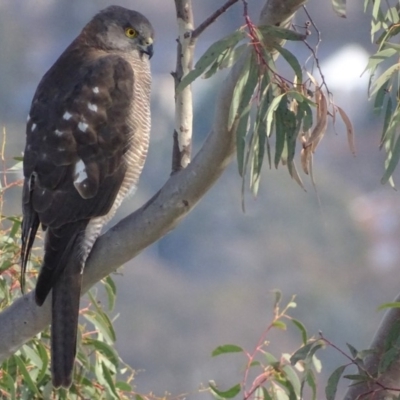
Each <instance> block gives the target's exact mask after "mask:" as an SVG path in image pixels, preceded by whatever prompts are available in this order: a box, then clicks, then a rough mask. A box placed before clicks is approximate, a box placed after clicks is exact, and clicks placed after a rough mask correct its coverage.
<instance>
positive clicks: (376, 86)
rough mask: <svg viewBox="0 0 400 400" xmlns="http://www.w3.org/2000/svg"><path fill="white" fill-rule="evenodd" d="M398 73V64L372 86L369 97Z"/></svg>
mask: <svg viewBox="0 0 400 400" xmlns="http://www.w3.org/2000/svg"><path fill="white" fill-rule="evenodd" d="M398 71H400V64H395V65H392V66H391V67H389V68H388V69H387V70H386V71H385V72H384V73H383V74H382V75H381V76H380V77H379V78H378V79H377V80H376V81H375V82H374V83H373V84H372V87H371V93H370V97H372V96H373V95H374V94H375V93H377V91H378V90H379V89H380V88H381V87H382V86H383V85H385V84H387V82H388V81H389V80H390V79H391V78H392V76H393V74H394V73H396V72H398Z"/></svg>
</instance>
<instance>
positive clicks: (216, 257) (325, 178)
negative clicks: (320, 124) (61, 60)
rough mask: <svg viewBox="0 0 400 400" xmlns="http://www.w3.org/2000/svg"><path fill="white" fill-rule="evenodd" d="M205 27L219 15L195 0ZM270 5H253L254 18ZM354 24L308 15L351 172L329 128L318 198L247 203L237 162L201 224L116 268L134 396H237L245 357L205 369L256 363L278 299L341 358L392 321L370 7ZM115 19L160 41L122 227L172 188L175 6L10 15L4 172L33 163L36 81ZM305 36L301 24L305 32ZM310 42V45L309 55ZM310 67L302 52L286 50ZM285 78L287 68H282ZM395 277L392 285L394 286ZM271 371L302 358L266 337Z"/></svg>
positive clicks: (281, 339) (200, 126)
mask: <svg viewBox="0 0 400 400" xmlns="http://www.w3.org/2000/svg"><path fill="white" fill-rule="evenodd" d="M193 3H194V4H193V5H194V15H195V21H196V24H199V23H201V22H202V21H203V20H204V19H205V18H206V17H207V16H208V15H209V14H211V13H212V12H213V11H214V10H215V9H216V8H217V7H219V6H220V5H222V4H223V3H224V1H222V0H219V1H215V0H193ZM262 3H263V1H261V0H251V1H249V7H250V11H251V15H252V16H254V18H256V16H257V13H258V11H259V9H260V8H261V6H262ZM349 3H350V4H349V5H348V17H347V19H341V18H339V17H338V16H336V15H335V13H334V12H333V10H332V8H331V1H330V0H324V1H320V0H310V1H309V2H308V4H307V9H308V12H309V13H310V15H311V17H312V19H313V21H314V22H315V24H316V25H317V26H318V27H319V29H320V31H321V38H322V43H321V45H320V47H319V57H320V61H321V64H322V70H323V71H324V74H325V80H326V82H327V84H328V86H329V88H330V90H331V91H332V92H333V93H334V98H335V102H336V103H337V104H338V105H340V106H341V107H342V108H344V109H345V110H346V112H347V113H348V114H349V116H350V117H351V119H352V121H353V124H354V127H355V130H356V140H357V156H356V157H353V156H352V154H351V152H350V150H349V148H348V145H347V138H346V133H345V127H344V126H343V125H341V124H340V123H337V126H336V129H333V127H332V125H330V126H329V129H328V132H327V133H326V135H325V138H324V140H323V141H322V142H321V144H320V146H319V148H318V151H317V154H316V156H315V163H314V171H315V172H314V173H315V179H316V183H317V189H316V190H314V188H313V186H312V185H311V182H310V181H309V179H308V177H306V176H303V179H304V181H305V186H306V189H307V191H306V192H305V191H303V190H302V189H301V188H300V187H299V186H298V185H297V184H296V183H295V182H294V181H292V180H291V179H290V177H289V174H288V173H287V171H286V169H285V167H281V168H280V169H279V170H268V169H267V167H266V166H265V168H264V177H263V179H262V183H261V188H260V193H259V195H258V197H257V198H256V199H253V197H252V196H251V195H250V194H249V193H247V194H246V213H243V212H242V211H241V194H240V192H241V180H240V177H239V175H238V173H237V165H236V161H233V162H232V164H231V165H230V167H229V168H228V169H227V171H226V172H225V173H224V174H223V176H222V177H221V179H220V180H219V181H218V182H217V184H216V185H215V186H214V187H213V188H212V189H211V190H210V191H209V193H208V194H207V195H206V196H205V197H204V198H203V199H202V201H201V202H200V203H199V205H198V206H197V207H196V209H195V210H194V211H193V212H192V213H191V214H190V215H189V216H188V217H187V218H186V219H185V220H183V221H182V223H180V224H179V226H178V227H177V228H176V229H175V230H174V231H173V232H171V233H169V234H168V235H167V236H166V237H164V238H163V239H162V240H160V241H159V242H157V243H156V244H154V245H153V246H151V247H150V248H148V249H146V250H145V251H144V252H143V253H142V254H140V255H139V256H138V257H136V258H135V259H134V260H132V261H131V262H130V263H129V264H127V265H125V266H124V267H122V268H120V269H119V271H118V275H115V280H116V283H117V286H118V303H117V307H116V310H115V315H117V314H119V317H118V318H117V320H116V323H115V326H116V331H117V337H118V339H117V348H118V350H119V351H120V354H121V355H122V356H123V358H124V360H125V361H126V362H128V363H129V364H130V365H131V366H132V367H134V368H135V369H137V370H138V371H139V373H138V375H137V377H136V385H137V386H136V389H137V391H138V392H141V393H147V392H149V391H150V390H152V391H153V392H154V393H155V394H156V395H159V396H161V395H163V394H164V393H165V392H168V393H171V394H173V395H178V394H180V393H183V392H185V393H189V395H188V396H187V398H189V399H191V398H204V397H207V395H199V394H196V390H197V389H198V387H199V386H200V384H201V383H203V384H205V385H207V382H208V380H209V379H214V380H215V381H216V382H217V383H218V384H219V386H220V387H221V388H222V389H224V388H228V387H230V386H232V385H233V384H235V383H237V382H238V381H239V380H240V379H241V378H240V377H241V374H242V373H243V367H244V365H245V359H244V358H243V356H241V355H234V356H233V355H232V356H225V357H217V358H215V359H213V358H211V352H212V350H213V349H214V348H215V347H216V346H218V345H221V344H226V343H235V344H237V345H240V346H242V347H244V348H246V349H247V350H249V351H252V350H253V348H254V346H255V345H256V343H257V342H258V339H259V337H260V336H261V334H262V332H263V331H264V329H265V328H266V326H267V325H268V324H269V322H270V320H271V317H272V306H273V299H274V295H273V293H272V291H273V290H274V289H276V288H278V289H280V290H282V292H283V293H284V299H285V301H289V299H290V297H291V296H292V295H296V296H297V297H296V302H297V303H298V307H297V308H296V309H294V310H292V315H293V316H294V317H296V318H298V319H300V320H301V321H303V322H304V323H305V325H306V327H307V329H308V332H309V334H310V335H313V334H315V335H317V334H318V331H322V332H323V333H324V335H325V336H326V337H327V338H329V339H330V340H331V341H332V342H334V343H335V344H336V345H337V346H339V347H342V348H345V343H346V342H348V343H351V344H352V345H353V346H355V347H356V348H357V349H363V348H366V347H367V346H368V345H369V343H370V340H371V339H372V336H373V333H374V331H375V329H376V328H377V325H378V323H379V321H380V319H381V317H382V312H378V311H376V310H377V307H378V306H379V305H380V304H381V303H383V302H389V301H392V300H393V298H394V297H395V296H396V294H397V293H398V292H399V289H400V284H399V281H398V279H397V274H395V275H393V273H394V272H395V271H396V268H397V266H398V262H399V256H400V254H399V252H400V247H399V246H398V236H399V234H400V203H399V201H398V200H399V194H398V193H397V192H396V191H394V190H393V189H391V188H390V187H389V186H382V185H381V184H380V179H381V176H382V175H383V171H384V154H383V152H382V151H381V152H380V151H379V150H378V146H379V140H380V133H381V129H382V128H381V126H382V121H381V119H380V118H379V117H377V116H375V115H373V112H372V105H371V102H368V101H367V85H368V76H367V75H364V76H363V77H360V75H361V73H362V72H363V70H364V68H365V66H366V64H367V60H368V56H369V54H371V53H372V52H373V51H374V46H373V45H371V41H370V33H369V32H370V20H369V17H368V15H364V14H363V10H362V2H349ZM110 4H119V5H122V6H126V7H129V8H133V9H136V10H138V11H140V12H142V13H144V14H145V15H146V16H147V17H148V18H149V19H150V21H151V22H152V23H153V25H154V27H155V30H156V34H157V40H156V46H155V55H154V57H153V59H152V71H153V77H154V83H153V94H152V96H153V99H152V115H153V119H152V121H153V122H152V139H151V147H150V152H149V157H148V159H147V162H146V166H145V170H144V172H143V175H142V178H141V182H140V185H139V190H138V192H137V194H136V196H135V197H134V198H132V199H130V200H129V201H128V202H126V203H125V204H124V205H123V207H121V209H120V211H119V213H118V215H117V216H116V217H115V219H114V220H113V222H112V223H115V222H116V221H118V220H119V219H121V218H122V217H124V216H125V215H127V214H129V213H130V212H132V211H133V210H134V209H136V208H137V207H139V206H140V205H142V204H143V203H144V202H145V201H146V200H148V199H149V198H150V197H151V196H152V195H153V194H154V193H155V192H156V191H157V190H158V189H159V188H160V187H161V185H162V184H163V183H164V182H165V181H166V180H167V179H168V176H169V169H170V165H171V149H172V132H173V107H174V93H173V80H172V78H171V76H170V72H171V71H173V70H174V67H175V57H176V55H175V51H176V42H175V39H176V36H177V26H176V20H175V14H174V2H173V1H172V0H168V1H165V0H164V1H160V0H146V1H143V0H142V1H140V0H131V1H128V0H124V1H123V0H113V2H110V1H109V0H96V1H94V0H86V1H80V0H79V1H78V0H36V1H29V2H27V1H26V0H13V1H12V2H11V1H6V0H0V76H1V79H0V124H1V127H2V128H3V127H4V129H5V131H6V133H7V156H8V159H7V160H6V161H7V163H8V165H12V164H13V160H12V157H14V156H20V155H21V153H22V151H23V148H24V140H25V139H24V138H25V127H24V125H25V121H26V116H27V114H28V111H29V107H30V102H31V99H32V96H33V94H34V91H35V88H36V86H37V84H38V83H39V80H40V79H41V77H42V76H43V74H44V73H45V72H46V71H47V69H48V68H49V67H50V66H51V65H52V64H53V62H54V61H55V60H56V58H57V57H58V56H59V55H60V53H61V52H62V51H63V50H64V48H65V47H66V46H67V45H68V44H69V43H70V42H71V41H72V40H73V39H74V37H75V36H76V35H77V34H78V33H79V32H80V30H81V28H82V27H83V26H84V25H85V23H86V22H87V21H88V20H89V19H90V18H91V17H92V16H93V15H94V14H95V13H96V12H97V11H98V10H100V9H102V8H105V7H106V6H108V5H110ZM242 14H243V10H242V5H241V2H239V3H238V4H237V5H236V6H234V7H232V8H231V9H230V10H229V11H228V12H226V13H225V14H224V15H222V16H221V17H220V18H219V19H218V21H217V22H216V23H215V24H214V25H213V26H212V27H210V28H209V29H208V30H207V31H206V32H205V33H204V34H203V36H202V37H201V39H200V40H199V42H198V46H197V51H196V56H197V57H199V56H200V55H201V54H202V53H203V52H204V50H205V49H206V48H207V47H208V46H209V45H210V44H211V43H213V42H214V41H215V40H217V39H219V38H221V37H222V36H224V35H226V34H228V33H229V32H231V31H232V30H233V29H236V28H237V27H239V26H240V25H243V23H244V22H243V17H242ZM307 20H309V18H308V17H307V15H306V14H305V13H304V11H300V12H299V13H298V15H297V17H296V20H295V24H296V25H299V26H304V23H305V21H307ZM315 41H316V35H315V32H313V35H312V36H311V37H310V42H311V43H315ZM289 48H290V49H291V51H293V52H294V53H295V54H296V55H297V56H298V57H300V62H301V63H304V61H305V60H306V58H307V57H308V56H309V53H308V50H307V49H306V47H305V46H304V45H303V44H302V43H296V44H295V45H293V44H291V45H290V46H289ZM282 67H283V68H285V66H284V63H282ZM220 82H221V75H217V77H216V78H213V79H211V80H208V81H205V80H199V81H198V82H197V83H196V84H195V85H194V92H195V109H196V110H195V121H194V124H195V127H194V132H195V137H194V144H193V147H194V153H195V152H196V151H197V150H198V149H199V147H200V146H201V143H202V142H203V140H204V138H205V136H206V134H207V132H208V128H209V126H210V124H211V120H212V116H213V113H214V109H213V101H214V97H215V88H216V87H218V85H219V83H220ZM20 196H21V191H20V188H15V189H12V190H10V191H9V192H8V193H7V197H6V207H7V208H6V212H7V213H17V214H20V213H21V210H20V205H19V204H20ZM394 277H396V279H394ZM268 339H269V340H270V341H271V343H270V345H269V351H270V352H271V353H273V354H274V355H275V356H276V357H280V355H281V353H282V352H292V351H294V350H296V348H297V347H299V346H300V344H301V342H300V335H299V334H298V332H297V331H295V330H288V331H287V332H281V331H279V332H272V334H271V335H270V336H268ZM320 358H321V359H322V362H323V370H322V373H321V376H320V377H319V380H320V382H321V383H320V390H323V388H324V385H325V382H326V378H327V376H328V375H329V374H330V373H331V372H332V371H333V369H334V368H336V367H337V366H339V365H340V364H344V363H345V360H344V359H343V358H342V356H340V355H339V354H338V353H337V352H335V351H334V350H332V349H327V350H324V351H323V352H321V353H320Z"/></svg>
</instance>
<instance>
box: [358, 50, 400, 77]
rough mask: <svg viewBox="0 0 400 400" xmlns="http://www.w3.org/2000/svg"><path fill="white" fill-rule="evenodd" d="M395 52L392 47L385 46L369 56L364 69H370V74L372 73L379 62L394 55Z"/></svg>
mask: <svg viewBox="0 0 400 400" xmlns="http://www.w3.org/2000/svg"><path fill="white" fill-rule="evenodd" d="M396 53H397V50H396V49H393V48H386V49H383V50H380V51H378V52H377V53H375V54H374V55H372V56H371V57H370V58H369V60H368V64H367V67H366V68H365V71H367V70H368V71H370V73H371V74H373V73H374V72H375V71H376V69H377V67H378V66H379V64H381V63H382V62H383V61H386V60H387V59H388V58H389V57H392V56H394V55H395V54H396ZM365 71H364V72H365Z"/></svg>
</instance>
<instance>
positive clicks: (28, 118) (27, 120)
mask: <svg viewBox="0 0 400 400" xmlns="http://www.w3.org/2000/svg"><path fill="white" fill-rule="evenodd" d="M30 119H31V116H30V115H29V114H28V117H27V118H26V122H29V120H30Z"/></svg>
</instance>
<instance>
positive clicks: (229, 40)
mask: <svg viewBox="0 0 400 400" xmlns="http://www.w3.org/2000/svg"><path fill="white" fill-rule="evenodd" d="M245 37H246V33H245V31H244V30H243V29H239V30H237V31H235V32H233V33H232V34H230V35H228V36H226V37H225V38H223V39H221V40H218V41H217V42H215V43H213V44H212V45H211V46H210V47H209V48H208V50H207V51H206V52H205V53H204V54H203V55H202V56H201V57H200V59H199V60H198V61H197V63H196V64H195V66H194V69H193V70H192V71H190V72H189V73H188V74H187V75H185V76H184V77H183V78H182V80H181V82H180V83H179V85H178V86H177V88H176V91H177V92H181V91H182V90H183V89H184V88H185V87H186V86H187V85H190V84H191V83H192V82H193V81H194V80H195V79H196V78H198V77H199V76H200V75H202V74H203V73H204V72H205V71H206V70H207V68H208V67H210V66H211V65H212V64H213V63H214V61H215V60H216V59H217V58H218V57H219V56H220V55H221V53H223V52H224V51H226V50H227V49H229V48H232V47H235V46H236V45H237V44H238V43H239V42H240V41H241V40H242V39H244V38H245Z"/></svg>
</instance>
